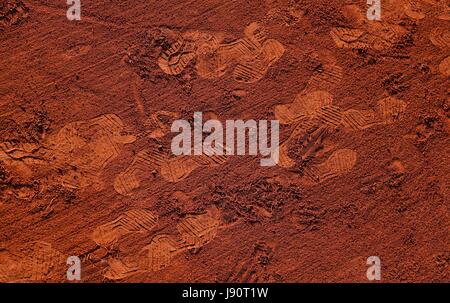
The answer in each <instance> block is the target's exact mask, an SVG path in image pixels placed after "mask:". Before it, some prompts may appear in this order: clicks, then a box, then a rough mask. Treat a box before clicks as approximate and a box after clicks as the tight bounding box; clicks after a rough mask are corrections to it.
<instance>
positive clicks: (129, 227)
mask: <svg viewBox="0 0 450 303" xmlns="http://www.w3.org/2000/svg"><path fill="white" fill-rule="evenodd" d="M157 221H158V217H157V216H156V215H154V214H153V213H152V212H150V211H148V210H144V209H136V210H130V211H128V212H126V213H124V214H122V215H120V216H119V217H118V218H117V219H115V220H113V221H111V222H108V223H106V224H103V225H100V226H98V227H97V228H96V229H95V230H94V232H93V233H92V239H93V240H94V241H95V243H97V244H98V245H100V246H110V245H112V244H114V243H115V242H117V240H118V239H119V238H120V237H122V236H124V235H127V234H129V233H136V232H145V231H149V230H151V229H152V228H153V227H155V225H156V222H157Z"/></svg>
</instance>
